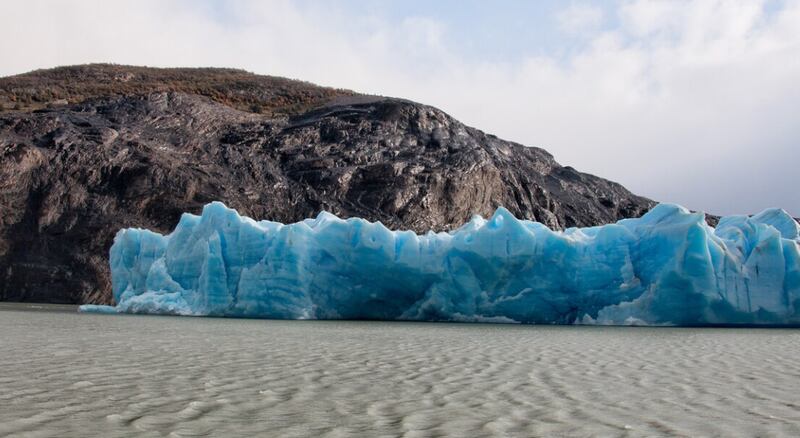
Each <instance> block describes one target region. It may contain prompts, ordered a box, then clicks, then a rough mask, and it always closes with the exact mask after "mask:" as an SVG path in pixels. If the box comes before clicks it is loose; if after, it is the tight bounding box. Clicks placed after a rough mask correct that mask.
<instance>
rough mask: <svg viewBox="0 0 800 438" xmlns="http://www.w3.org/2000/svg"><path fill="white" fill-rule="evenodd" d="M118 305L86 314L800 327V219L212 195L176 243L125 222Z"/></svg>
mask: <svg viewBox="0 0 800 438" xmlns="http://www.w3.org/2000/svg"><path fill="white" fill-rule="evenodd" d="M110 263H111V273H112V283H113V296H114V300H115V302H116V303H117V304H116V307H108V306H92V305H87V306H82V307H81V310H83V311H93V312H125V313H154V314H177V315H214V316H235V317H258V318H285V319H386V320H416V321H485V322H522V323H543V324H573V323H580V324H654V325H655V324H659V325H705V324H770V325H786V324H800V312H799V311H798V309H800V226H798V224H797V222H796V221H795V220H794V219H792V217H791V216H789V215H788V214H787V213H786V212H785V211H783V210H779V209H771V210H766V211H764V212H762V213H760V214H757V215H755V216H751V217H747V216H729V217H725V218H723V219H722V220H721V221H720V222H719V225H718V226H717V227H716V229H715V228H712V227H710V226H708V225H707V224H706V223H705V220H704V215H703V214H702V213H691V212H689V211H688V210H687V209H685V208H683V207H680V206H677V205H670V204H660V205H658V206H656V207H655V208H654V209H653V210H651V211H650V212H649V213H647V214H646V215H645V216H643V217H641V218H638V219H625V220H621V221H619V222H617V223H616V224H609V225H603V226H598V227H591V228H570V229H567V230H566V231H563V232H561V231H553V230H550V229H549V228H547V227H546V226H544V225H542V224H540V223H537V222H531V221H526V220H518V219H516V218H515V217H514V216H513V215H512V214H511V213H510V212H508V211H507V210H506V209H503V208H499V209H498V210H497V211H496V212H495V214H494V215H493V216H492V217H491V218H490V219H488V220H486V219H483V218H481V217H478V216H476V217H474V218H473V219H472V220H471V221H469V222H468V223H467V224H465V225H464V226H462V227H461V228H459V229H457V230H455V231H452V232H449V233H447V232H440V233H433V232H429V233H428V234H425V235H418V234H415V233H414V232H411V231H391V230H389V229H387V228H386V227H385V226H383V225H382V224H381V223H372V222H368V221H366V220H363V219H357V218H352V219H347V220H344V219H340V218H338V217H336V216H334V215H332V214H329V213H324V212H323V213H321V214H319V216H317V217H316V218H315V219H306V220H304V221H301V222H297V223H293V224H286V225H284V224H281V223H277V222H269V221H260V222H257V221H254V220H252V219H250V218H247V217H242V216H240V215H239V214H238V213H237V212H236V211H234V210H231V209H229V208H227V207H225V206H224V205H223V204H222V203H219V202H214V203H211V204H208V205H206V206H205V208H204V209H203V213H202V215H201V216H195V215H191V214H184V215H183V216H182V217H181V220H180V222H179V223H178V226H177V227H176V229H175V230H174V231H173V232H172V233H171V234H169V235H167V236H163V235H161V234H157V233H154V232H151V231H148V230H142V229H125V230H121V231H120V232H119V233H118V234H117V236H116V237H115V239H114V245H113V246H112V248H111V260H110Z"/></svg>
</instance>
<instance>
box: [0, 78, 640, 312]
mask: <svg viewBox="0 0 800 438" xmlns="http://www.w3.org/2000/svg"><path fill="white" fill-rule="evenodd" d="M81 68H82V69H84V70H86V71H90V72H91V71H94V70H99V71H101V72H102V71H103V69H108V68H111V67H109V66H87V67H81ZM113 69H115V73H114V74H123V76H122V77H123V78H128V79H127V81H128V82H130V81H135V80H136V79H135V78H136V77H137V76H136V75H137V74H140V73H136V72H138V71H140V70H137V69H139V68H130V73H131V75H133V76H130V75H127V74H125V72H126V70H125V69H126V68H125V67H120V66H113ZM117 70H119V71H117ZM120 71H121V72H122V73H120ZM146 71H147V72H148V75H149V79H148V81H149V82H151V83H158V81H157V77H158V74H159V72H161V70H157V69H146ZM170 71H171V70H167V71H166V72H167V73H169V72H170ZM51 72H52V71H51ZM51 72H50V73H51ZM50 73H48V72H35V73H34V75H39V76H43V75H44V76H48V75H50V76H52V74H50ZM239 73H241V74H244V73H242V72H239ZM98 76H102V75H100V74H99V73H97V72H95V73H92V74H89V73H87V77H88V78H89V81H94V80H95V79H94V78H95V77H98ZM251 76H254V75H251ZM254 77H255V78H260V77H258V76H254ZM154 78H156V79H154ZM11 80H13V81H16V82H15V83H20V82H25V81H26V80H28V81H29V82H30V83H31V84H34V85H31V87H32V88H31V90H35V87H36V85H35V84H36V83H40V82H41V81H38V80H37V81H38V82H37V81H33V80H29V79H25V78H22V79H21V77H15V78H5V79H0V91H2V90H7V89H12V90H13V89H14V87H12V86H10V85H8V82H10V81H11ZM111 80H112V81H113V80H114V79H111ZM284 81H285V80H284ZM46 83H47V84H48V85H47V87H53V86H54V85H53V84H54V83H55V84H56V85H58V81H57V80H51V81H50V82H46ZM126 83H127V82H126ZM221 83H222V85H220V87H219V88H220V89H230V87H231V86H232V85H231V84H227V85H226V83H225V82H224V81H222V82H221ZM253 83H254V84H256V85H253V86H252V89H251V91H250V93H251V94H250V95H248V96H251V97H247V98H246V99H244V98H243V99H240V100H239V101H236V102H233V103H232V102H230V101H228V102H226V101H225V99H221V98H218V96H217V98H215V97H214V96H213V95H211V94H213V93H206V92H203V90H202V89H201V90H199V91H198V90H197V89H191V87H189V86H182V87H179V86H175V84H172V85H171V86H170V87H167V86H164V87H162V88H163V89H156V90H149V89H147V88H146V87H145V89H144V91H143V92H131V93H127V92H125V93H122V94H117V93H112V92H108V90H113V89H114V87H112V86H109V87H106V88H103V90H104V91H102V90H101V91H97V89H96V88H97V87H95V88H94V89H93V90H94V91H93V92H92V93H88V94H89V97H88V98H87V97H86V96H87V93H86V92H83V91H82V92H80V93H77V92H76V95H80V96H81V97H82V98H85V100H84V101H82V102H81V103H74V104H64V103H63V102H62V103H59V104H53V103H52V102H45V103H43V104H42V106H43V108H41V109H38V110H35V111H6V112H5V113H2V114H0V299H2V300H23V301H43V302H44V301H46V302H81V303H85V302H93V303H108V302H109V301H110V278H109V270H108V266H107V265H108V249H109V247H110V245H111V242H112V240H113V237H114V234H115V233H116V231H117V230H118V229H120V228H123V227H146V228H151V229H157V230H162V231H168V230H170V229H171V228H172V227H174V225H175V223H176V222H177V220H178V217H179V216H180V214H181V213H183V212H185V211H189V212H195V213H197V212H199V211H200V209H201V207H202V205H204V204H205V203H207V202H209V201H212V200H221V201H224V202H225V203H226V204H227V205H228V206H230V207H232V208H235V209H237V210H238V211H239V212H241V213H242V214H245V215H248V216H251V217H254V218H262V219H271V220H278V221H283V222H291V221H296V220H299V219H303V218H305V217H309V216H313V215H316V213H317V212H319V211H320V210H328V211H331V212H333V213H335V214H337V215H340V216H342V217H350V216H360V217H364V218H367V219H370V220H373V221H374V220H379V221H381V222H383V223H384V224H386V225H387V226H389V227H390V228H404V229H413V230H416V231H418V232H424V231H427V230H428V229H436V230H444V229H451V228H453V227H456V226H459V225H461V224H462V223H464V222H465V221H466V220H468V219H469V218H470V216H471V215H473V214H482V215H484V216H487V215H489V214H491V213H492V212H493V210H494V209H495V208H496V207H497V206H500V205H502V206H505V207H506V208H508V209H509V210H510V211H511V212H512V213H514V214H515V215H516V216H517V217H520V218H526V219H534V220H538V221H540V222H543V223H545V224H547V225H549V226H551V227H553V228H564V227H570V226H586V225H596V224H602V223H608V222H612V221H615V220H618V219H620V218H623V217H634V216H640V215H641V214H643V213H644V212H645V211H647V210H648V209H649V208H650V207H651V206H652V205H653V202H652V201H650V200H648V199H645V198H642V197H639V196H635V195H633V194H631V193H630V192H628V191H627V190H626V189H625V188H624V187H622V186H621V185H619V184H616V183H613V182H611V181H607V180H605V179H602V178H598V177H595V176H592V175H588V174H584V173H581V172H578V171H576V170H575V169H573V168H571V167H563V166H561V165H559V164H558V163H556V162H555V161H554V160H553V157H552V156H551V155H550V154H548V153H547V152H546V151H544V150H542V149H539V148H534V147H524V146H522V145H519V144H515V143H511V142H507V141H503V140H500V139H498V138H497V137H494V136H492V135H488V134H485V133H483V132H481V131H479V130H477V129H474V128H470V127H467V126H464V125H463V124H461V123H459V122H458V121H456V120H454V119H453V118H451V117H449V116H448V115H447V114H445V113H443V112H441V111H439V110H437V109H435V108H432V107H429V106H425V105H421V104H418V103H414V102H409V101H405V100H399V99H391V98H380V97H370V96H359V95H355V94H353V93H351V92H347V91H341V90H331V89H326V88H321V87H314V86H312V85H310V84H306V83H299V82H298V83H293V82H291V81H287V82H286V83H287V84H289V85H287V86H286V87H285V90H288V91H286V92H284V93H282V94H281V93H275V92H274V90H271V89H270V86H271V85H269V84H270V83H269V81H264V82H263V83H262V84H261V85H258V83H259V82H258V80H255V79H253ZM294 85H296V86H297V89H298V90H305V91H303V92H302V93H299V94H297V93H295V91H296V90H295V89H294V88H293V86H294ZM83 86H84V88H87V87H88V86H86V85H83ZM226 87H227V88H226ZM259 87H261V89H260V88H259ZM73 88H74V87H73ZM31 90H28V91H31ZM137 90H139V89H138V88H137ZM259 90H260V91H259ZM292 90H295V91H292ZM139 91H142V90H139ZM206 91H207V90H206ZM293 93H294V94H293ZM304 93H305V94H304ZM0 94H2V93H0ZM34 94H35V93H34ZM234 95H235V93H234ZM286 95H290V96H298V95H302V96H313V98H308V99H300V98H297V99H296V100H294V101H292V100H291V99H288V100H287V98H285V96H286ZM5 96H6V98H7V99H8V98H9V97H8V96H11V94H9V93H6V95H5ZM274 96H283V97H280V98H275V97H274ZM249 99H252V101H253V102H255V104H257V106H258V108H257V109H259V112H260V113H256V112H252V111H242V110H241V109H246V108H249V107H251V106H253V105H254V104H253V103H252V102H250V100H249ZM276 99H277V100H276ZM237 102H238V103H237ZM242 102H245V103H242ZM287 102H288V103H287ZM40 103H41V102H40ZM48 107H49V108H48ZM237 108H238V109H237ZM264 108H269V110H268V111H265V110H264Z"/></svg>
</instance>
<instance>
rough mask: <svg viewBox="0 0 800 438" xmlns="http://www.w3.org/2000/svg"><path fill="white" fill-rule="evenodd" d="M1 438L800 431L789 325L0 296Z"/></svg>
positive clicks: (798, 343) (797, 366)
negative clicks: (269, 313)
mask: <svg viewBox="0 0 800 438" xmlns="http://www.w3.org/2000/svg"><path fill="white" fill-rule="evenodd" d="M0 348H1V349H0V436H5V435H11V436H104V437H105V436H109V437H113V436H130V435H137V436H207V435H208V436H239V435H261V436H265V435H266V436H281V437H283V436H287V437H291V436H298V437H301V436H302V437H305V436H329V437H350V436H358V437H360V436H387V437H388V436H408V437H417V436H419V437H427V436H446V435H447V436H470V437H473V436H512V437H513V436H520V437H528V436H800V330H777V329H673V328H624V327H620V328H616V327H609V328H596V327H543V326H512V325H479V324H422V323H387V322H334V321H267V320H244V319H214V318H187V317H184V318H181V317H165V316H121V315H120V316H115V315H94V314H79V313H76V309H75V308H74V307H69V306H31V305H19V304H0Z"/></svg>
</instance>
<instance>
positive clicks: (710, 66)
mask: <svg viewBox="0 0 800 438" xmlns="http://www.w3.org/2000/svg"><path fill="white" fill-rule="evenodd" d="M0 60H2V61H0V76H6V75H12V74H18V73H23V72H26V71H30V70H33V69H37V68H49V67H54V66H58V65H69V64H80V63H89V62H113V63H120V64H135V65H149V66H159V67H185V66H215V67H236V68H242V69H246V70H249V71H252V72H255V73H260V74H269V75H277V76H286V77H290V78H295V79H302V80H307V81H311V82H314V83H317V84H321V85H327V86H335V87H340V88H347V89H352V90H355V91H359V92H364V93H371V94H380V95H386V96H397V97H403V98H407V99H411V100H415V101H418V102H422V103H426V104H430V105H433V106H435V107H437V108H440V109H442V110H444V111H446V112H448V113H449V114H451V115H452V116H454V117H456V118H457V119H459V120H461V121H462V122H464V123H466V124H468V125H470V126H474V127H477V128H479V129H481V130H483V131H486V132H488V133H491V134H495V135H497V136H498V137H501V138H504V139H506V140H512V141H515V142H519V143H522V144H524V145H528V146H538V147H542V148H545V149H547V150H548V151H549V152H551V153H552V154H553V155H554V156H555V158H556V160H558V161H559V162H560V163H561V164H563V165H569V166H572V167H575V168H576V169H578V170H580V171H583V172H589V173H592V174H595V175H599V176H602V177H605V178H608V179H611V180H614V181H617V182H620V183H622V184H623V185H625V186H626V187H627V188H628V189H630V190H631V191H633V192H634V193H637V194H640V195H644V196H647V197H650V198H652V199H655V200H658V201H663V202H675V203H679V204H682V205H685V206H686V207H689V208H691V209H696V210H703V211H707V212H710V213H715V214H736V213H753V212H757V211H760V210H761V209H763V208H767V207H782V208H784V209H786V210H787V211H789V212H790V213H792V214H793V215H795V216H800V191H798V189H800V171H798V169H799V168H800V0H785V1H780V0H779V1H774V0H772V1H770V0H764V1H759V0H748V1H717V0H703V1H696V2H694V1H678V0H674V1H654V0H625V1H596V2H588V1H579V0H574V1H570V0H561V1H549V0H542V1H513V0H508V1H477V0H461V1H459V0H441V1H431V0H428V1H421V0H403V1H401V0H397V1H388V0H373V1H357V0H341V1H337V0H331V1H325V2H321V1H312V0H298V1H294V2H290V1H255V0H241V1H228V2H223V1H218V0H210V1H209V0H206V1H188V0H187V1H182V0H175V1H169V0H160V1H149V0H136V1H112V0H103V1H91V0H85V1H70V0H65V1H58V2H55V1H37V0H23V1H14V0H10V1H4V2H2V3H0Z"/></svg>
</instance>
